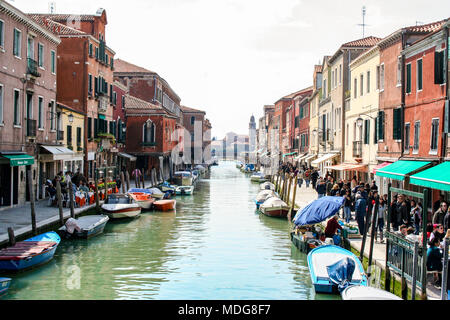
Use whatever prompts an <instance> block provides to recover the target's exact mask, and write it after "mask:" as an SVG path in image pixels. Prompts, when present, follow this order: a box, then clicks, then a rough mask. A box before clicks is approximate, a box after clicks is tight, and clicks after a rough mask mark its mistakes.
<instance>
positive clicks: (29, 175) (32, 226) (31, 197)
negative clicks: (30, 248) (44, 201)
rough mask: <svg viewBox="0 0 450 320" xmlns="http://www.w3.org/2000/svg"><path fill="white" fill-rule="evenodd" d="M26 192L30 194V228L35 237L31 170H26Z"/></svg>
mask: <svg viewBox="0 0 450 320" xmlns="http://www.w3.org/2000/svg"><path fill="white" fill-rule="evenodd" d="M28 192H29V193H30V207H31V228H32V230H33V236H36V235H37V229H36V209H35V207H34V193H33V179H32V177H31V169H29V170H28Z"/></svg>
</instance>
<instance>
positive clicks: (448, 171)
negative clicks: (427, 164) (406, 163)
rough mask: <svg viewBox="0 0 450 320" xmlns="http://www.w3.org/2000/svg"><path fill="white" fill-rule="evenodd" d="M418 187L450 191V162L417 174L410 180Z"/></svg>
mask: <svg viewBox="0 0 450 320" xmlns="http://www.w3.org/2000/svg"><path fill="white" fill-rule="evenodd" d="M409 182H410V183H411V184H415V185H417V186H422V187H427V188H431V189H437V190H442V191H450V162H449V161H447V162H443V163H441V164H439V165H437V166H435V167H432V168H430V169H427V170H424V171H422V172H419V173H416V174H415V175H412V176H411V177H410V178H409Z"/></svg>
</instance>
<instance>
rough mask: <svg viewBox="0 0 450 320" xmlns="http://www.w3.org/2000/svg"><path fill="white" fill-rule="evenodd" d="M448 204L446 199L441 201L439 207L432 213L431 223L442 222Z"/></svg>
mask: <svg viewBox="0 0 450 320" xmlns="http://www.w3.org/2000/svg"><path fill="white" fill-rule="evenodd" d="M447 210H448V205H447V202H446V201H441V206H440V208H439V209H438V210H437V211H436V212H435V213H434V215H433V220H432V222H433V224H442V225H443V224H444V218H445V215H446V214H447Z"/></svg>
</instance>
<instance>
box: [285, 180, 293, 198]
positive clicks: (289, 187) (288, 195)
mask: <svg viewBox="0 0 450 320" xmlns="http://www.w3.org/2000/svg"><path fill="white" fill-rule="evenodd" d="M291 186H292V176H291V175H289V186H288V192H287V195H286V197H285V198H286V201H285V202H286V204H287V205H289V197H290V196H291Z"/></svg>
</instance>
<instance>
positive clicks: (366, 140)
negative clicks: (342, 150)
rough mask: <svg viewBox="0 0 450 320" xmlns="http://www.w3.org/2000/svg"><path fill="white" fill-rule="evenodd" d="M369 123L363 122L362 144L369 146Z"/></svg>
mask: <svg viewBox="0 0 450 320" xmlns="http://www.w3.org/2000/svg"><path fill="white" fill-rule="evenodd" d="M369 133H370V121H369V120H364V144H369Z"/></svg>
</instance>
